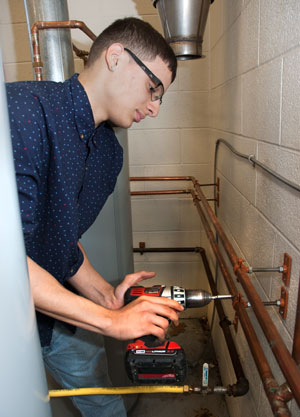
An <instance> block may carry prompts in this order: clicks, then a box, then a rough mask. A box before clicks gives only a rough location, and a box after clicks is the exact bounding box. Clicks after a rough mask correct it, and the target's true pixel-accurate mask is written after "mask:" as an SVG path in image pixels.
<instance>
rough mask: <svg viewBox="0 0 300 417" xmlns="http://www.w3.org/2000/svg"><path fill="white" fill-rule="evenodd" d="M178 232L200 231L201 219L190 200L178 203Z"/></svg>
mask: <svg viewBox="0 0 300 417" xmlns="http://www.w3.org/2000/svg"><path fill="white" fill-rule="evenodd" d="M179 210H180V226H179V227H180V230H182V231H183V230H191V231H194V230H201V229H202V223H201V219H200V217H199V215H198V213H197V211H196V208H195V206H194V204H193V202H192V200H191V199H185V200H183V199H182V200H180V201H179Z"/></svg>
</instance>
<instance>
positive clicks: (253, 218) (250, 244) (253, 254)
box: [219, 177, 275, 266]
mask: <svg viewBox="0 0 300 417" xmlns="http://www.w3.org/2000/svg"><path fill="white" fill-rule="evenodd" d="M221 184H222V188H221V190H222V191H221V194H220V197H221V200H220V208H219V213H220V216H221V217H222V218H223V219H224V221H225V224H226V225H227V227H228V228H229V230H230V232H231V233H232V235H233V237H234V239H235V240H236V242H237V244H238V245H239V247H240V248H241V250H242V251H243V252H244V254H245V256H246V259H247V260H248V262H249V263H250V264H253V263H256V264H257V263H259V264H260V265H261V266H269V265H270V261H272V259H273V249H274V239H275V232H274V230H273V227H272V225H270V223H269V222H268V221H267V220H266V219H265V218H264V217H263V216H262V215H261V213H260V212H259V211H258V210H257V209H256V208H255V207H253V206H252V204H250V203H249V201H248V200H246V199H245V198H244V197H243V196H242V194H240V193H239V192H238V191H237V190H236V189H235V188H234V187H232V185H230V184H229V182H228V181H227V180H226V179H225V178H224V177H221Z"/></svg>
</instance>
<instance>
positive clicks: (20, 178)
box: [7, 88, 45, 244]
mask: <svg viewBox="0 0 300 417" xmlns="http://www.w3.org/2000/svg"><path fill="white" fill-rule="evenodd" d="M7 97H8V110H9V118H10V128H11V139H12V147H13V155H14V163H15V172H16V180H17V188H18V194H19V204H20V211H21V219H22V226H23V233H24V239H25V244H26V243H27V242H28V240H30V238H31V236H32V234H33V232H34V230H35V227H36V225H37V205H38V198H39V192H40V172H41V169H42V166H43V159H44V150H45V149H44V141H43V137H44V132H43V130H45V129H44V126H43V114H42V109H41V108H40V106H39V101H38V98H37V97H34V96H33V95H31V94H30V93H29V92H26V91H24V90H21V91H20V90H19V91H18V90H17V89H16V88H12V89H8V95H7Z"/></svg>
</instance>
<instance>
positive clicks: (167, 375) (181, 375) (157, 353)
mask: <svg viewBox="0 0 300 417" xmlns="http://www.w3.org/2000/svg"><path fill="white" fill-rule="evenodd" d="M125 367H126V372H127V375H128V377H129V378H130V380H131V381H132V382H133V383H134V384H140V385H142V384H146V385H149V384H151V385H164V384H168V385H171V384H174V385H177V384H182V383H183V382H184V380H185V377H186V373H187V364H186V358H185V353H184V350H183V349H182V348H181V346H179V345H178V344H177V343H175V342H172V341H165V342H163V344H162V345H161V346H155V347H148V346H147V345H146V344H145V342H144V341H143V340H140V339H138V340H135V341H134V342H133V343H130V344H129V345H127V352H126V358H125Z"/></svg>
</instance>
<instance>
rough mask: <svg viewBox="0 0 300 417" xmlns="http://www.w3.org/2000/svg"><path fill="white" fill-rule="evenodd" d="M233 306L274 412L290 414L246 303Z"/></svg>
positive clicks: (229, 285) (234, 291)
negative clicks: (280, 394) (247, 310)
mask: <svg viewBox="0 0 300 417" xmlns="http://www.w3.org/2000/svg"><path fill="white" fill-rule="evenodd" d="M191 194H192V197H193V200H194V204H195V206H196V208H197V211H198V213H199V215H200V218H201V220H202V223H203V226H204V229H205V232H206V234H207V237H208V239H209V241H210V244H211V247H212V249H213V251H214V253H215V255H216V258H217V260H218V262H219V265H220V269H221V271H222V275H223V277H224V279H225V283H226V285H227V288H228V290H229V292H230V293H231V294H232V295H236V296H238V291H237V289H236V286H235V284H234V282H233V280H232V278H231V275H230V273H229V271H228V269H227V266H226V263H225V260H224V258H223V256H222V254H221V252H220V249H219V247H218V244H217V242H216V240H215V237H214V234H213V232H212V230H211V228H210V226H209V224H208V221H207V219H206V217H205V214H204V212H203V210H202V208H201V206H200V203H199V200H198V198H197V196H196V195H195V193H194V191H193V190H191ZM233 306H234V308H235V310H236V311H237V314H238V317H239V319H240V322H241V325H242V327H243V330H244V334H245V336H246V339H247V342H248V345H249V347H250V350H251V353H252V356H253V359H254V361H255V364H256V366H257V370H258V372H259V374H260V377H261V380H262V382H263V386H264V390H265V393H266V395H267V398H268V400H269V403H270V405H271V407H272V410H273V412H274V415H276V416H281V417H286V416H290V412H289V410H288V408H287V406H286V404H285V401H284V399H283V398H281V397H280V396H279V394H277V391H279V389H280V387H279V385H278V383H277V382H276V380H275V378H274V376H273V374H272V371H271V368H270V366H269V364H268V361H267V358H266V356H265V354H264V351H263V349H262V347H261V345H260V342H259V340H258V337H257V335H256V333H255V330H254V328H253V326H252V323H251V321H250V319H249V316H248V314H247V312H246V310H245V305H244V304H243V303H242V302H241V301H239V302H236V303H233Z"/></svg>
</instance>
